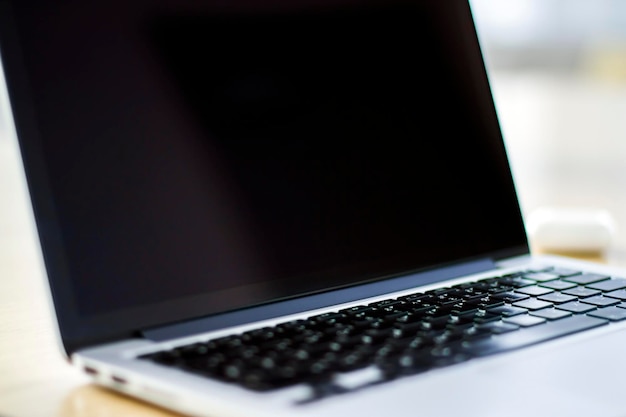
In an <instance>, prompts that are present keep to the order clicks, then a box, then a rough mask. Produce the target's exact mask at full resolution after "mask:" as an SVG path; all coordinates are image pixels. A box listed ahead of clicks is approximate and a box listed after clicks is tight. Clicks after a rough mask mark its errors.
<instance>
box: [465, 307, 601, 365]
mask: <svg viewBox="0 0 626 417" xmlns="http://www.w3.org/2000/svg"><path fill="white" fill-rule="evenodd" d="M606 323H608V321H607V320H604V319H600V318H597V317H587V316H572V317H568V318H565V319H562V320H556V321H551V322H548V323H546V324H543V325H541V326H534V327H530V328H527V329H524V330H523V331H517V332H510V333H507V334H503V335H498V336H494V337H492V338H489V339H481V340H477V341H468V342H466V345H465V346H466V349H467V350H468V352H469V353H470V354H471V355H474V356H486V355H491V354H494V353H499V352H505V351H508V350H512V349H518V348H521V347H525V346H530V345H533V344H536V343H540V342H545V341H547V340H551V339H555V338H557V337H561V336H566V335H568V334H573V333H577V332H580V331H583V330H588V329H592V328H594V327H599V326H602V325H604V324H606Z"/></svg>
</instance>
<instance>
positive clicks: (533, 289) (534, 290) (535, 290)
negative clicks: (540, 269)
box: [515, 285, 554, 297]
mask: <svg viewBox="0 0 626 417" xmlns="http://www.w3.org/2000/svg"><path fill="white" fill-rule="evenodd" d="M553 291H554V290H552V289H550V288H543V287H540V286H538V285H531V286H530V287H524V288H520V289H517V290H515V292H519V293H522V294H527V295H532V296H534V297H536V296H538V295H544V294H549V293H551V292H553Z"/></svg>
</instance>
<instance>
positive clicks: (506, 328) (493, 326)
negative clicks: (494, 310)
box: [478, 321, 519, 334]
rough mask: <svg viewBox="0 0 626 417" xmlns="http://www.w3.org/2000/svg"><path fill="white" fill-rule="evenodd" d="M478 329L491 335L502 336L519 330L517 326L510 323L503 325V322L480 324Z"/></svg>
mask: <svg viewBox="0 0 626 417" xmlns="http://www.w3.org/2000/svg"><path fill="white" fill-rule="evenodd" d="M478 327H479V328H480V329H482V330H488V331H490V332H491V333H493V334H503V333H508V332H512V331H514V330H517V329H519V326H517V325H515V324H512V323H504V322H503V321H494V322H492V323H486V324H481V325H480V326H478Z"/></svg>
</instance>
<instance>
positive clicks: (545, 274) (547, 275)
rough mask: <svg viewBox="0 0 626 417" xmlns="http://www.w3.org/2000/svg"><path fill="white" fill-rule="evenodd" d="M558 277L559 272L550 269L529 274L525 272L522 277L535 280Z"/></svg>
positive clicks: (547, 279)
mask: <svg viewBox="0 0 626 417" xmlns="http://www.w3.org/2000/svg"><path fill="white" fill-rule="evenodd" d="M559 277H560V275H559V274H555V273H553V272H552V271H550V272H532V273H530V274H525V275H524V278H526V279H532V280H533V281H536V282H546V281H552V280H554V279H558V278H559Z"/></svg>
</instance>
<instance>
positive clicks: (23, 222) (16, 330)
mask: <svg viewBox="0 0 626 417" xmlns="http://www.w3.org/2000/svg"><path fill="white" fill-rule="evenodd" d="M496 81H497V80H496ZM496 87H498V84H497V83H496ZM518 88H519V89H520V90H519V91H517V90H516V89H518ZM568 88H569V87H568ZM513 89H514V90H516V91H517V93H516V94H526V93H527V91H529V90H528V89H527V88H524V89H521V87H519V86H517V85H513ZM496 90H497V91H496V92H498V91H501V90H498V89H496ZM567 91H569V89H568V90H567ZM541 93H542V94H543V89H542V90H541ZM611 94H612V93H611ZM502 96H503V97H505V98H506V97H513V98H515V97H522V98H527V96H519V95H514V94H513V95H506V94H505V92H502ZM611 97H613V96H611ZM500 102H501V104H502V107H503V110H504V111H503V112H502V114H501V116H502V118H503V121H504V125H505V128H506V127H507V126H508V130H509V131H510V132H511V134H510V135H509V136H514V135H515V134H519V135H521V136H522V140H520V141H518V142H517V145H515V146H512V147H511V148H513V149H514V150H515V151H516V152H514V154H513V155H512V157H513V162H514V164H513V165H514V172H515V169H517V171H518V172H520V173H521V175H520V176H519V178H518V188H519V190H520V193H521V197H522V203H523V204H522V205H523V207H524V203H525V205H526V208H529V207H532V206H533V205H536V204H538V203H540V202H543V201H548V203H550V204H552V203H555V202H556V203H559V202H565V203H572V202H573V203H575V204H581V203H584V201H583V200H581V196H582V195H585V187H587V189H588V190H591V191H590V192H591V195H603V196H606V197H607V198H606V199H605V200H602V201H603V202H605V203H606V206H607V207H609V208H611V209H612V210H613V214H614V215H616V216H617V215H619V216H622V217H621V218H618V219H617V220H618V223H621V224H622V225H626V198H625V196H626V193H624V192H623V190H624V189H625V188H624V187H623V184H624V179H625V178H626V175H622V176H621V177H615V173H610V174H611V176H610V177H607V180H606V181H604V182H602V181H600V182H599V183H591V182H589V181H588V182H585V181H582V182H581V181H577V182H576V187H575V189H574V188H572V187H573V186H572V184H570V183H567V184H565V185H563V184H564V183H563V182H559V181H565V180H566V179H564V178H561V177H559V178H557V177H554V176H550V172H549V171H541V168H542V167H541V166H540V165H537V164H536V158H535V156H536V155H537V154H538V153H540V152H539V151H538V149H539V147H540V146H543V144H544V142H545V141H542V140H541V138H540V139H539V140H536V141H535V142H533V146H535V148H531V147H529V148H528V149H527V150H528V152H527V153H524V152H525V150H524V149H522V148H519V146H520V144H522V143H523V144H525V145H524V146H530V145H529V143H530V139H532V138H536V136H534V135H533V134H532V133H533V132H528V131H527V130H524V129H528V126H535V125H533V123H530V122H529V118H531V120H532V117H531V116H532V115H529V114H528V113H524V112H522V110H523V109H526V108H527V107H524V106H522V104H523V102H521V101H519V100H518V101H515V100H513V101H511V102H507V101H506V99H502V100H500ZM609 104H610V105H611V106H612V104H611V103H609ZM609 104H607V106H608V105H609ZM507 107H508V109H510V110H515V111H516V112H518V114H519V116H521V117H520V119H508V118H507V116H508V113H506V110H507ZM528 109H529V110H532V107H528ZM520 112H522V113H520ZM551 114H552V113H551ZM602 114H604V113H602ZM570 116H571V115H567V120H575V116H573V117H570ZM515 120H520V123H519V125H517V124H516V122H515ZM522 121H523V122H522ZM534 128H535V129H536V128H537V126H535V127H534ZM575 133H576V132H569V133H568V134H567V135H564V136H562V137H561V136H556V137H555V140H557V139H558V138H561V139H562V140H563V142H562V145H563V146H564V147H565V148H567V147H568V146H569V143H570V141H571V138H572V135H573V134H575ZM513 139H515V138H513ZM594 140H596V138H594ZM622 142H623V141H620V142H615V144H616V145H619V144H620V143H622ZM604 145H607V146H608V145H610V144H609V143H608V142H607V143H606V144H604ZM546 146H548V147H551V148H555V147H556V142H551V143H548V144H547V145H546ZM619 146H621V145H619ZM620 149H621V150H620V151H619V152H621V155H620V154H619V152H618V153H616V152H610V151H609V152H608V153H607V155H609V156H610V157H613V158H617V159H615V163H619V166H621V167H623V161H624V160H626V158H624V157H623V156H624V155H623V154H624V149H623V148H620ZM569 152H570V153H571V152H573V150H572V148H571V147H570V148H569ZM517 155H521V156H522V157H517V159H516V156H517ZM524 155H525V156H526V157H529V158H527V159H524V158H523V156H524ZM616 155H617V156H619V158H618V157H617V156H616ZM530 156H533V158H530ZM544 156H545V155H544ZM574 157H576V156H575V155H574ZM594 157H597V155H595V156H594ZM609 162H611V160H609ZM598 163H599V164H601V162H598ZM544 168H545V167H544ZM538 170H539V171H538ZM594 172H595V171H594ZM598 172H600V173H602V172H603V171H598ZM525 173H532V176H530V177H526V178H525V177H524V175H526V174H525ZM544 174H545V176H544ZM614 177H615V178H617V179H616V181H617V182H616V183H615V184H614V185H615V188H610V186H611V185H610V184H609V181H611V178H614ZM546 179H551V180H552V181H551V182H550V181H548V182H546ZM598 184H604V185H605V187H604V188H603V186H602V185H600V186H598ZM538 185H539V186H538ZM540 185H543V188H542V187H540ZM568 187H569V188H568ZM607 187H609V188H607ZM591 188H592V189H591ZM551 190H552V191H551ZM554 190H556V191H557V192H554ZM562 190H566V191H567V192H562V193H561V194H559V192H561V191H562ZM620 190H621V193H620ZM571 196H575V198H576V199H575V200H568V198H572V197H571ZM559 199H560V200H559ZM30 212H31V210H30V206H29V201H28V198H27V195H26V191H25V186H24V180H23V178H22V171H21V164H20V163H19V158H18V154H17V150H16V149H15V144H14V143H13V142H12V141H11V140H9V139H7V138H6V137H3V135H2V132H1V131H0V416H2V417H12V416H25V417H39V416H42V417H50V416H57V417H70V416H80V417H87V416H88V417H94V416H95V417H107V416H116V417H117V416H124V415H133V416H140V417H141V416H171V415H173V414H171V413H169V412H167V411H164V410H160V409H157V408H155V407H153V406H150V405H146V404H143V403H140V402H138V401H135V400H132V399H128V398H125V397H123V396H120V395H117V394H114V393H112V392H109V391H107V390H103V389H100V388H97V387H95V386H93V385H91V384H90V383H89V382H88V380H87V378H86V377H84V376H83V375H82V374H80V373H79V372H78V370H76V369H74V368H72V367H70V366H69V365H68V364H67V363H66V362H65V360H64V358H63V357H62V356H61V354H60V349H59V348H58V347H57V341H56V338H55V334H54V324H53V318H52V314H51V313H50V311H51V310H50V308H49V306H48V303H47V295H46V289H45V286H44V274H43V269H42V263H41V260H40V257H39V256H40V255H39V249H38V247H37V241H36V238H35V231H34V227H33V224H32V220H31V217H30V216H31V214H30ZM617 243H618V244H617V245H616V248H615V251H614V254H613V255H611V256H609V262H610V263H615V264H619V265H622V266H623V265H626V256H625V255H624V254H625V253H626V250H624V249H625V248H626V231H622V232H621V234H620V235H619V236H618V239H617Z"/></svg>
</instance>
